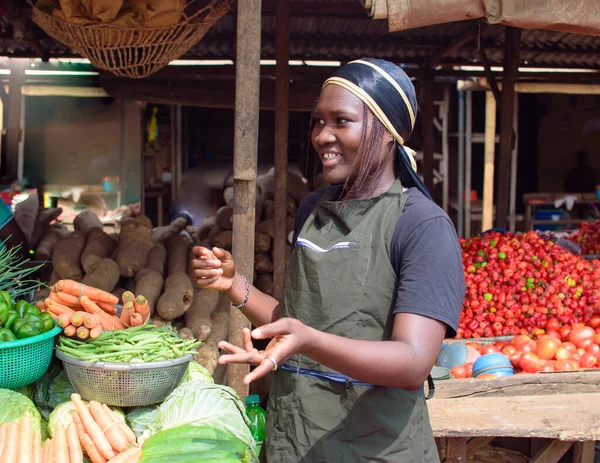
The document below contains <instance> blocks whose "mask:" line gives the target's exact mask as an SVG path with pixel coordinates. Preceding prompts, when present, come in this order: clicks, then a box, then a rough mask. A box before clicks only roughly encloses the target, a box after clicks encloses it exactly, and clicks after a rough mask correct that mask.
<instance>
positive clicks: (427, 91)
mask: <svg viewBox="0 0 600 463" xmlns="http://www.w3.org/2000/svg"><path fill="white" fill-rule="evenodd" d="M421 107H422V108H423V109H422V112H423V180H424V182H425V186H426V187H427V188H428V189H429V191H430V192H431V193H432V194H433V163H434V159H433V154H434V150H435V146H434V137H433V129H434V127H433V74H432V73H431V70H430V69H426V70H424V71H423V81H422V88H421Z"/></svg>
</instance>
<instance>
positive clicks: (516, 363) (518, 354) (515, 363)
mask: <svg viewBox="0 0 600 463" xmlns="http://www.w3.org/2000/svg"><path fill="white" fill-rule="evenodd" d="M521 355H523V352H521V351H520V350H518V351H515V352H514V353H512V354H510V356H509V357H508V359H509V360H510V363H512V365H513V367H518V366H519V359H520V358H521Z"/></svg>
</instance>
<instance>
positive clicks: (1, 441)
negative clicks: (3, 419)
mask: <svg viewBox="0 0 600 463" xmlns="http://www.w3.org/2000/svg"><path fill="white" fill-rule="evenodd" d="M7 430H8V423H4V424H3V425H2V426H0V455H2V454H3V452H4V446H5V445H6V431H7Z"/></svg>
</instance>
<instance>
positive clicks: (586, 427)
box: [428, 370, 600, 463]
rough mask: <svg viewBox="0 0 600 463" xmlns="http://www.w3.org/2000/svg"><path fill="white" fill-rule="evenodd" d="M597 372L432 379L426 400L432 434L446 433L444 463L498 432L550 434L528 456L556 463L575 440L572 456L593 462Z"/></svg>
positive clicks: (599, 422) (599, 426)
mask: <svg viewBox="0 0 600 463" xmlns="http://www.w3.org/2000/svg"><path fill="white" fill-rule="evenodd" d="M599 384H600V372H599V371H597V370H592V371H588V372H569V373H538V374H536V375H517V376H513V377H506V378H496V379H491V380H478V379H462V380H451V381H439V382H437V383H436V391H435V397H434V398H433V399H432V400H429V401H428V408H429V415H430V419H431V425H432V427H433V434H434V436H435V437H436V442H438V445H440V442H441V438H446V439H445V440H446V459H445V461H446V463H457V462H466V461H467V455H468V454H472V453H473V452H475V451H476V450H477V449H479V448H481V447H484V446H486V445H487V444H488V443H489V442H490V441H491V440H492V439H494V438H496V437H517V438H546V439H552V440H550V441H549V442H548V443H547V444H545V445H544V446H542V447H541V448H540V449H539V450H538V451H537V452H536V453H535V455H533V456H532V458H531V460H530V461H531V462H535V463H556V462H558V461H559V460H560V458H561V457H562V456H563V455H564V454H565V453H566V452H567V451H568V450H569V448H571V447H572V446H573V445H575V449H574V458H573V461H574V462H576V463H593V461H594V445H595V441H596V440H600V408H599V407H597V404H598V403H600V388H599V387H598V385H599Z"/></svg>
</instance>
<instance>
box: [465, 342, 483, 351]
mask: <svg viewBox="0 0 600 463" xmlns="http://www.w3.org/2000/svg"><path fill="white" fill-rule="evenodd" d="M465 346H467V347H472V348H473V349H475V350H476V351H478V352H481V344H479V343H478V342H466V343H465Z"/></svg>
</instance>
